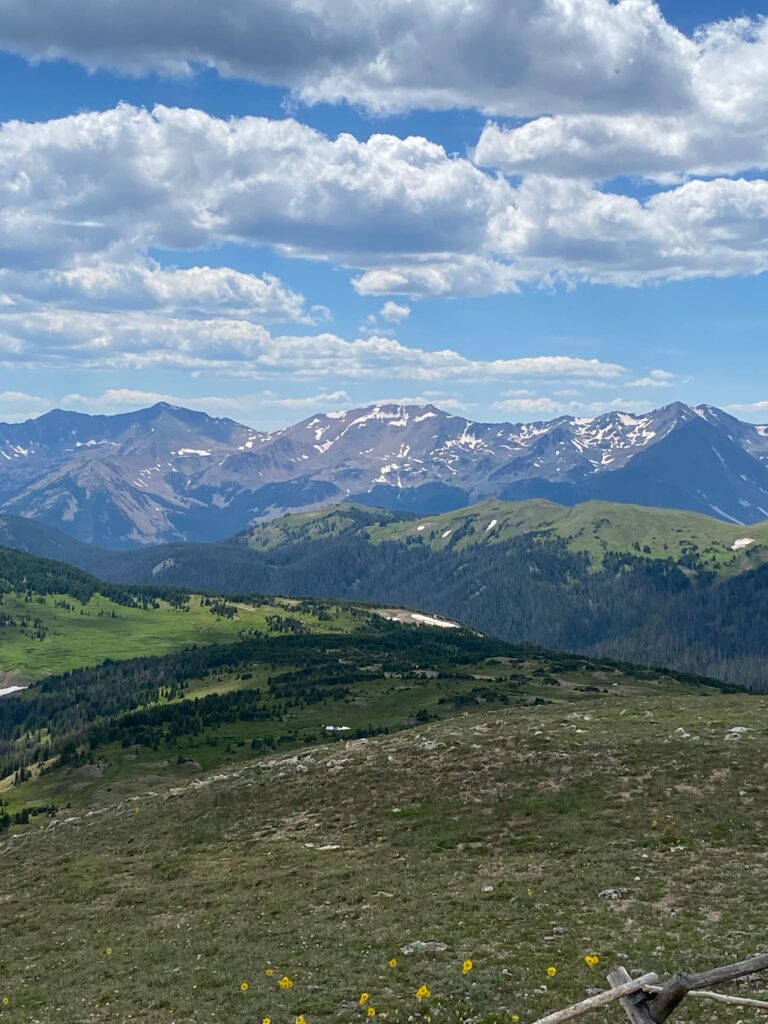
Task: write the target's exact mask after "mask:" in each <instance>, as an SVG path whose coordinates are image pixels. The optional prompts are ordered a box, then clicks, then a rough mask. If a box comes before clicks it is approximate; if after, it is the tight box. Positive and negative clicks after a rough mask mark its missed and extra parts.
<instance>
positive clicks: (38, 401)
mask: <svg viewBox="0 0 768 1024" xmlns="http://www.w3.org/2000/svg"><path fill="white" fill-rule="evenodd" d="M49 408H50V402H49V401H48V399H47V398H41V397H40V396H39V395H28V394H27V393H26V392H25V391H0V422H2V423H18V422H19V421H21V420H26V419H31V418H32V417H34V416H39V415H40V413H42V412H45V411H46V409H49Z"/></svg>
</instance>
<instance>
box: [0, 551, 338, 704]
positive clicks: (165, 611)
mask: <svg viewBox="0 0 768 1024" xmlns="http://www.w3.org/2000/svg"><path fill="white" fill-rule="evenodd" d="M164 593H165V592H164V591H162V590H156V591H152V590H150V591H147V590H143V589H141V588H135V587H134V588H132V587H122V586H119V585H118V586H112V585H107V584H103V583H101V582H100V581H98V580H96V579H95V578H94V577H91V576H88V575H87V574H86V573H83V572H80V571H79V570H77V569H73V568H72V567H70V566H67V565H64V564H62V563H59V562H54V561H48V560H46V559H40V558H35V557H33V556H30V555H27V554H24V553H22V552H19V551H9V550H6V549H0V680H3V678H4V677H5V678H8V677H12V678H13V679H18V680H34V679H38V678H40V677H42V676H44V675H48V674H51V673H56V672H63V671H65V670H67V669H70V668H76V667H79V666H83V665H93V664H95V663H97V662H100V661H103V660H104V659H105V658H112V659H115V660H117V659H122V658H132V657H138V656H141V655H148V654H162V653H165V652H166V651H174V650H180V649H181V648H183V647H187V646H189V645H190V644H200V643H214V642H222V641H226V640H237V639H239V638H241V637H242V636H244V635H248V634H249V633H250V632H252V631H254V630H258V631H265V630H266V631H268V629H269V625H268V619H269V617H270V616H274V615H285V614H290V611H291V607H292V604H295V602H290V601H288V602H286V601H283V600H281V599H279V598H265V599H264V600H259V599H256V600H255V601H254V602H247V603H244V602H242V601H236V602H235V603H232V602H231V601H212V602H210V601H209V602H207V601H206V600H205V599H204V598H201V597H200V596H195V595H184V594H183V593H178V594H174V593H173V592H167V593H166V594H165V597H163V596H162V595H163V594H164ZM321 606H322V603H320V604H318V606H317V608H318V610H319V609H320V607H321ZM302 617H303V620H304V622H305V624H306V626H307V628H309V629H310V630H312V629H316V630H320V631H326V632H327V631H331V632H340V631H344V630H348V629H349V628H352V618H351V616H349V615H347V614H346V613H344V612H341V611H340V610H339V609H338V608H335V609H334V615H333V620H331V619H327V620H325V621H324V622H321V620H320V619H319V618H318V616H317V614H316V612H312V611H311V610H307V609H305V610H304V612H303V616H302ZM2 686H3V683H2V682H0V688H2Z"/></svg>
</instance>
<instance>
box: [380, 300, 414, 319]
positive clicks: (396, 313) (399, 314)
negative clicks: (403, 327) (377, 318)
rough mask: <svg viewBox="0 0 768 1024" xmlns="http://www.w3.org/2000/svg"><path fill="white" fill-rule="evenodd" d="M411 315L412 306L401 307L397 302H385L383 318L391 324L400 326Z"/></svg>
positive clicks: (382, 310)
mask: <svg viewBox="0 0 768 1024" xmlns="http://www.w3.org/2000/svg"><path fill="white" fill-rule="evenodd" d="M410 315H411V307H410V306H401V305H399V303H397V302H392V301H391V300H390V301H389V302H385V303H384V305H383V306H382V307H381V316H382V317H383V318H384V319H385V320H389V321H390V322H391V323H395V324H400V323H402V322H403V321H404V320H407V319H408V317H409V316H410Z"/></svg>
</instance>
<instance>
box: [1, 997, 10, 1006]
mask: <svg viewBox="0 0 768 1024" xmlns="http://www.w3.org/2000/svg"><path fill="white" fill-rule="evenodd" d="M10 1002H11V1000H10V999H9V998H8V996H3V1006H8V1005H9V1004H10Z"/></svg>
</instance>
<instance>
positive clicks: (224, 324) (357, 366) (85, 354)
mask: <svg viewBox="0 0 768 1024" xmlns="http://www.w3.org/2000/svg"><path fill="white" fill-rule="evenodd" d="M0 365H6V366H12V365H15V366H48V367H56V366H67V367H73V366H82V367H85V368H110V369H148V368H158V367H168V368H174V367H175V368H178V369H185V370H192V371H201V372H203V371H214V372H218V373H221V374H226V375H233V376H240V377H253V378H268V377H270V376H278V377H282V376H284V375H285V374H292V375H293V376H294V377H295V378H314V377H322V376H330V377H333V378H335V379H350V380H351V379H367V378H371V379H379V378H381V377H382V375H383V374H388V375H390V376H391V377H393V378H403V379H410V380H420V381H432V380H433V381H440V380H462V381H464V380H481V381H482V380H486V381H488V380H494V379H500V380H503V379H521V378H552V379H558V378H577V379H578V378H587V379H591V378H601V379H606V378H607V379H614V380H615V379H623V378H624V376H625V374H626V371H625V370H624V368H623V367H622V366H620V365H618V364H616V363H605V362H601V361H600V360H597V359H583V358H576V357H573V356H565V355H561V356H527V357H521V358H515V359H488V360H483V359H469V358H466V357H465V356H462V355H460V354H459V353H458V352H455V351H453V350H451V349H439V350H436V351H427V350H426V349H420V348H410V347H406V346H405V345H402V344H401V343H400V342H398V341H396V340H395V339H394V338H387V337H379V336H373V337H370V338H357V339H354V340H346V339H344V338H340V337H339V336H337V335H334V334H330V333H323V334H316V335H310V336H300V335H276V334H272V333H270V332H269V331H268V330H267V328H266V327H264V326H262V325H259V324H253V323H251V322H250V321H247V320H231V319H224V318H217V319H182V318H174V319H171V318H168V317H162V316H157V315H153V314H149V313H114V314H104V313H91V312H79V311H72V310H64V309H58V310H49V311H45V312H42V311H33V312H23V313H3V314H0Z"/></svg>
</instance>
